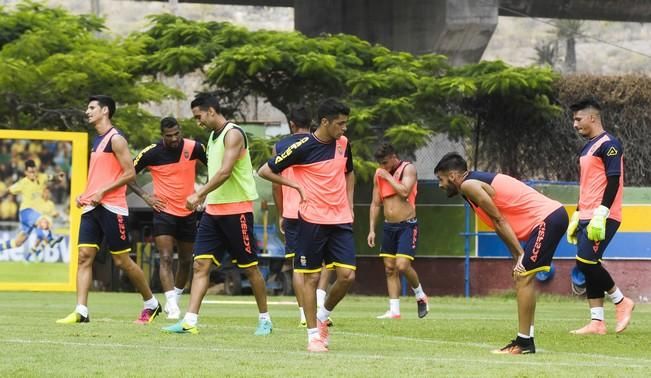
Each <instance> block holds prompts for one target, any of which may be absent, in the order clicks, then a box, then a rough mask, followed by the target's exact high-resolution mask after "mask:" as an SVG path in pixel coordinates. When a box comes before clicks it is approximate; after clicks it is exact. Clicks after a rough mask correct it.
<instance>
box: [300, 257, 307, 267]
mask: <svg viewBox="0 0 651 378" xmlns="http://www.w3.org/2000/svg"><path fill="white" fill-rule="evenodd" d="M300 262H301V266H306V265H307V258H306V257H305V256H301V258H300Z"/></svg>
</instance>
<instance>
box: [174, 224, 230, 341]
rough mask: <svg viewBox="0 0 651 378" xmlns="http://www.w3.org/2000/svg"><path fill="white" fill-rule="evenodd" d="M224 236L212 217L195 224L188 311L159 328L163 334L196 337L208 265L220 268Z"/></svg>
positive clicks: (208, 270) (208, 275) (207, 280)
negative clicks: (181, 316)
mask: <svg viewBox="0 0 651 378" xmlns="http://www.w3.org/2000/svg"><path fill="white" fill-rule="evenodd" d="M225 241H226V236H225V235H224V234H223V232H222V230H221V228H220V227H219V222H218V217H217V216H216V215H211V214H204V215H203V216H202V217H201V221H200V222H199V228H198V229H197V238H196V240H195V244H194V264H193V271H192V290H191V291H190V303H189V304H188V309H187V311H186V313H185V315H184V316H183V319H181V320H180V321H179V322H177V323H176V324H173V325H171V326H167V327H163V331H164V332H171V333H193V334H196V333H199V330H198V329H197V323H198V322H199V309H200V308H201V301H202V300H203V297H204V296H205V295H206V291H207V290H208V286H209V284H210V270H211V268H212V264H213V263H214V264H215V265H217V266H220V264H221V263H220V261H221V259H222V258H223V257H224V253H225V251H226V244H225Z"/></svg>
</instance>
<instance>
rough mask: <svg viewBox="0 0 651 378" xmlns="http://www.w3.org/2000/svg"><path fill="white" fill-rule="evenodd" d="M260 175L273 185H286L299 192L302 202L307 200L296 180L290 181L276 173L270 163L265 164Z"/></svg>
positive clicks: (259, 172)
mask: <svg viewBox="0 0 651 378" xmlns="http://www.w3.org/2000/svg"><path fill="white" fill-rule="evenodd" d="M258 175H259V176H260V177H262V178H263V179H265V180H267V181H271V183H272V184H277V185H285V186H288V187H290V188H294V189H296V190H298V193H299V194H300V195H301V201H304V200H305V194H304V193H303V189H302V188H301V187H300V185H298V183H297V182H296V181H294V180H290V179H288V178H286V177H283V176H281V175H280V174H278V173H274V172H273V171H272V170H271V167H270V166H269V162H267V163H264V165H263V166H262V167H260V169H258Z"/></svg>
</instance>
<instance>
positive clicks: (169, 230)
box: [154, 211, 197, 243]
mask: <svg viewBox="0 0 651 378" xmlns="http://www.w3.org/2000/svg"><path fill="white" fill-rule="evenodd" d="M160 235H170V236H173V237H174V238H175V239H176V240H178V241H182V242H189V243H192V242H194V238H195V236H196V235H197V213H192V214H190V215H188V216H185V217H180V216H178V215H172V214H168V213H161V212H158V211H154V236H160Z"/></svg>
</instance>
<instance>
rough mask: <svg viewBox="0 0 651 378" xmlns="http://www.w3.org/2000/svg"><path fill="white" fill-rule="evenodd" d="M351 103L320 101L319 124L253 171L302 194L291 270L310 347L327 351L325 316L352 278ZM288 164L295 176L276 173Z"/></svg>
mask: <svg viewBox="0 0 651 378" xmlns="http://www.w3.org/2000/svg"><path fill="white" fill-rule="evenodd" d="M349 114H350V109H349V108H348V107H347V106H346V105H344V104H342V103H341V102H339V101H337V100H334V99H328V100H325V101H324V102H323V103H321V105H320V106H319V110H318V123H319V126H318V128H317V129H316V131H315V132H314V133H313V134H309V135H304V136H302V137H301V138H300V139H298V140H297V141H296V142H295V143H293V144H292V145H290V146H289V147H287V149H285V150H284V151H282V152H278V154H277V155H276V156H274V157H273V158H271V159H269V161H268V162H267V163H266V164H264V165H263V166H262V167H261V168H260V169H259V170H258V173H259V174H260V176H261V177H263V178H265V179H267V180H269V181H271V182H274V183H276V184H281V185H285V186H289V187H291V188H294V189H295V190H297V191H298V192H299V194H300V196H301V199H302V201H301V203H300V204H299V210H298V215H299V217H298V226H297V234H298V235H299V238H298V239H297V244H296V256H295V257H294V267H295V268H294V270H295V271H296V272H298V273H302V274H303V288H302V290H301V292H302V294H303V309H304V310H305V318H306V321H307V335H308V346H307V350H308V351H310V352H327V351H328V342H329V331H328V325H327V320H328V316H330V312H331V311H332V310H334V308H335V306H336V305H337V303H339V302H340V301H341V300H342V299H343V297H344V296H345V295H346V292H347V291H348V289H349V288H350V286H351V285H352V284H353V282H354V280H355V243H354V240H353V227H352V222H353V192H354V185H355V176H354V173H353V156H352V153H351V149H350V144H349V143H348V139H347V138H346V137H345V136H343V135H344V132H345V131H346V126H347V122H348V115H349ZM289 167H292V169H293V174H294V178H293V179H290V178H286V177H283V176H281V175H280V173H281V172H282V171H284V170H285V169H287V168H289ZM323 262H325V264H326V267H328V268H334V269H335V271H336V274H337V280H336V281H335V283H334V284H333V285H332V287H331V288H330V293H329V294H328V296H327V297H326V299H325V304H324V306H323V307H322V308H320V309H319V310H318V312H317V308H316V307H317V306H316V288H317V283H318V281H319V276H320V272H321V270H322V264H323Z"/></svg>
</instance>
